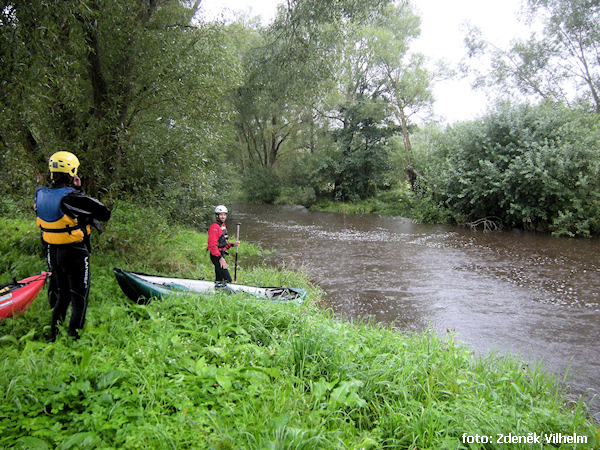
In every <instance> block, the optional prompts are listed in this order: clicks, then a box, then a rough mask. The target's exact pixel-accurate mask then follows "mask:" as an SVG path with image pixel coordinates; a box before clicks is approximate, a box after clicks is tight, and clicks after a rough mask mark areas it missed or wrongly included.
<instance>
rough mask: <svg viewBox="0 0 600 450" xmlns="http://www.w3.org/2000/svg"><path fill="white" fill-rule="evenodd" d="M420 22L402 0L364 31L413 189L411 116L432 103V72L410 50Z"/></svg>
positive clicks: (408, 5)
mask: <svg viewBox="0 0 600 450" xmlns="http://www.w3.org/2000/svg"><path fill="white" fill-rule="evenodd" d="M420 23H421V20H420V18H419V17H418V16H417V15H416V14H415V13H414V11H413V9H412V6H411V4H410V2H408V1H402V2H400V3H399V4H392V5H389V6H388V7H387V8H386V10H385V11H384V13H383V14H381V15H380V16H379V17H378V19H377V20H376V21H375V23H374V24H373V25H372V26H371V27H369V28H368V29H367V30H365V33H366V34H367V35H368V36H369V40H370V42H371V45H372V52H373V58H374V60H375V64H376V67H377V69H378V71H379V77H380V80H381V85H382V88H381V90H382V93H383V96H384V98H385V99H387V101H388V102H389V104H390V105H391V106H392V109H393V111H394V117H395V119H396V123H397V124H398V126H399V127H400V129H401V130H402V140H403V144H404V168H405V171H406V174H407V177H408V180H409V182H410V184H411V186H412V187H413V189H414V188H415V182H416V178H417V177H418V176H419V173H418V172H417V171H416V170H415V168H414V163H413V152H412V144H411V141H410V131H409V130H410V127H411V125H412V124H411V122H412V119H413V117H414V116H416V115H417V114H419V113H421V112H422V111H424V110H430V109H431V107H432V105H433V94H432V90H431V84H432V81H433V79H434V74H432V73H431V72H430V71H429V70H428V69H427V68H426V66H425V57H424V55H422V54H419V53H415V52H412V51H411V43H412V41H413V40H414V39H416V38H417V37H418V36H419V35H420Z"/></svg>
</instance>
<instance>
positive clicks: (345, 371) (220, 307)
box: [0, 205, 598, 448]
mask: <svg viewBox="0 0 600 450" xmlns="http://www.w3.org/2000/svg"><path fill="white" fill-rule="evenodd" d="M0 225H1V227H2V229H3V233H2V234H1V237H0V249H1V250H2V252H3V255H6V256H5V258H4V260H3V264H4V265H3V267H2V270H1V276H2V282H4V281H5V279H8V280H10V278H12V276H19V275H25V274H23V273H21V272H26V273H27V274H30V273H31V272H35V271H39V270H42V269H43V268H44V267H43V261H42V260H41V257H40V255H39V254H38V251H39V249H38V246H39V238H38V236H37V232H35V231H34V229H33V228H32V227H33V222H32V221H27V220H5V219H1V222H0ZM32 230H33V231H32ZM95 238H96V239H95V241H96V248H95V252H94V255H93V259H92V271H93V272H92V277H93V278H92V293H91V303H90V309H89V311H88V322H87V325H86V328H85V332H84V333H83V336H82V338H81V339H80V340H79V341H77V342H71V341H69V340H67V339H65V338H60V339H58V340H57V342H56V343H53V344H47V343H46V342H45V339H44V333H45V332H46V331H47V324H48V323H49V314H50V311H49V309H48V307H47V303H46V300H45V298H44V295H43V293H42V294H41V295H40V296H39V298H38V299H37V300H36V301H35V302H34V304H33V305H32V306H31V307H30V309H29V310H28V311H27V312H26V313H25V314H24V315H23V316H21V317H18V318H15V319H11V320H9V321H6V322H3V323H1V324H0V349H1V350H0V351H2V354H3V356H4V358H3V359H2V362H1V365H2V371H3V373H4V374H5V375H4V376H3V377H2V380H0V386H1V388H2V390H1V392H4V397H3V399H2V400H3V401H2V402H1V403H0V429H2V433H1V437H0V446H11V445H15V444H16V445H19V444H22V445H25V446H38V447H40V448H44V447H48V448H54V447H59V446H62V447H77V448H98V447H115V448H139V447H144V448H164V447H171V448H207V447H210V446H215V447H224V448H270V447H277V448H290V447H310V448H381V447H393V448H414V447H419V448H444V447H451V448H468V447H469V446H470V444H473V445H475V447H479V446H480V445H478V444H477V442H479V443H481V442H483V440H484V439H485V440H490V442H492V445H490V447H499V448H503V447H506V448H531V443H530V441H528V439H535V438H537V437H538V436H537V435H534V433H537V434H540V432H542V431H543V432H544V433H546V434H547V435H548V436H553V437H554V438H556V437H557V436H558V435H559V434H560V435H561V436H565V437H569V436H576V437H578V438H580V440H584V439H585V440H586V441H587V443H585V444H581V445H578V446H574V445H571V444H566V445H564V447H565V448H590V447H594V446H597V444H598V429H597V428H596V426H595V425H594V424H593V423H592V422H591V421H590V420H589V419H588V418H587V417H586V411H585V405H584V404H583V403H581V402H579V403H568V402H567V401H566V400H565V396H564V393H563V392H561V391H560V390H559V389H557V388H556V385H555V382H554V380H553V379H552V378H550V377H548V376H547V375H546V374H544V373H543V372H542V371H541V370H540V369H539V368H536V367H533V368H531V367H528V366H527V365H525V364H522V363H521V362H519V361H518V360H516V359H512V358H509V357H494V356H489V357H485V358H477V357H475V356H474V355H473V352H472V351H471V350H470V349H468V348H466V347H463V346H461V345H459V344H457V343H456V342H454V340H453V338H452V336H451V335H450V334H448V335H443V336H439V335H436V334H435V333H433V332H425V333H415V334H400V333H398V332H396V331H394V330H392V329H391V328H388V327H383V326H380V325H374V324H365V323H351V322H348V321H342V320H337V319H335V318H334V317H333V316H332V314H330V313H329V312H327V311H324V310H322V309H321V308H319V307H318V304H319V300H320V296H321V295H322V294H321V292H320V290H319V289H318V288H317V287H315V286H312V285H311V283H310V282H309V280H308V279H307V278H306V277H305V276H303V275H302V274H301V273H297V272H290V271H276V270H273V269H269V268H266V267H261V268H257V269H254V270H252V271H250V270H245V269H243V268H242V270H240V271H239V272H238V277H239V280H240V282H243V283H244V284H263V285H264V284H285V285H299V286H301V287H305V288H307V289H309V296H308V300H307V302H306V303H305V304H303V305H281V304H275V303H270V302H261V301H256V300H249V299H247V298H244V297H241V296H222V295H218V296H197V297H189V298H185V299H182V298H173V299H167V300H165V301H163V302H154V303H151V304H149V305H147V306H139V305H135V304H133V303H132V302H130V301H129V300H127V299H126V298H125V296H124V295H123V294H122V293H121V292H120V290H119V288H118V286H117V285H116V282H115V280H114V277H113V276H112V273H111V271H112V267H113V266H114V265H120V266H123V267H127V268H132V269H138V270H142V269H143V270H151V271H154V272H168V273H170V274H173V275H181V276H205V277H206V278H208V277H209V276H210V270H211V267H210V262H209V261H208V257H207V255H206V252H205V250H204V246H205V244H206V237H205V235H204V234H203V233H197V232H195V231H193V230H189V229H180V228H177V227H172V226H167V225H166V223H164V221H163V220H162V219H160V217H157V214H155V213H154V212H152V211H149V210H141V209H139V208H137V207H136V208H133V207H127V206H125V207H121V205H119V206H118V207H117V208H116V210H115V212H114V216H113V221H111V223H110V224H109V226H107V228H106V231H105V233H104V234H103V235H102V236H101V237H100V238H99V239H98V237H97V236H95ZM142 243H143V244H142ZM248 248H249V246H248V245H244V246H242V247H241V249H240V252H242V251H245V249H248ZM166 249H168V250H169V251H168V252H167V251H166ZM250 251H251V252H254V253H255V254H258V253H259V252H260V250H259V249H257V248H251V250H250ZM140 261H144V262H143V263H141V262H140ZM198 262H200V267H199V264H198ZM134 265H135V267H133V266H134ZM17 272H19V273H17ZM15 425H18V426H15ZM506 439H509V441H506ZM513 439H514V440H513ZM541 439H544V438H543V437H541ZM517 440H520V441H521V443H520V444H519V443H515V442H516V441H517ZM508 442H511V443H510V444H509V443H508ZM496 443H497V444H496ZM556 446H557V447H560V445H556Z"/></svg>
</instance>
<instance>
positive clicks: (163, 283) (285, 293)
mask: <svg viewBox="0 0 600 450" xmlns="http://www.w3.org/2000/svg"><path fill="white" fill-rule="evenodd" d="M113 271H114V274H115V277H116V279H117V282H118V283H119V286H120V287H121V290H122V291H123V293H124V294H125V295H126V296H127V297H128V298H129V299H131V300H133V301H134V302H136V303H139V304H147V303H148V302H149V301H150V300H151V299H152V298H156V299H159V300H160V299H162V298H163V297H164V296H166V295H185V294H188V295H189V294H214V293H215V292H217V291H221V292H229V293H238V292H243V293H246V294H248V295H250V296H253V297H257V298H262V299H267V300H272V301H293V302H297V303H301V302H302V301H303V300H304V297H305V296H306V290H304V289H300V288H283V287H256V286H245V285H241V284H228V285H216V284H215V283H213V282H212V281H205V280H193V279H186V278H172V277H162V276H157V275H148V274H144V273H139V272H130V271H127V270H123V269H119V268H114V269H113Z"/></svg>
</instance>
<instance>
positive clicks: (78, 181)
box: [73, 175, 81, 187]
mask: <svg viewBox="0 0 600 450" xmlns="http://www.w3.org/2000/svg"><path fill="white" fill-rule="evenodd" d="M73 186H75V187H81V178H79V177H78V176H77V175H75V176H74V177H73Z"/></svg>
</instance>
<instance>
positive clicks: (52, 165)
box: [48, 152, 79, 177]
mask: <svg viewBox="0 0 600 450" xmlns="http://www.w3.org/2000/svg"><path fill="white" fill-rule="evenodd" d="M48 167H49V169H50V173H55V172H62V173H68V174H69V175H71V176H72V177H74V176H75V175H77V168H78V167H79V160H78V159H77V156H75V155H74V154H73V153H70V152H56V153H55V154H54V155H52V156H51V157H50V160H49V161H48Z"/></svg>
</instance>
